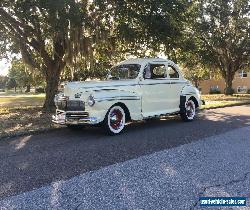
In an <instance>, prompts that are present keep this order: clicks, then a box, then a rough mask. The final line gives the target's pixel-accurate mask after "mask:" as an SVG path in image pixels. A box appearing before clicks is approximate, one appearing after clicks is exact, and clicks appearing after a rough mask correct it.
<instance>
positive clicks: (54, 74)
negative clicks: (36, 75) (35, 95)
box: [43, 66, 61, 112]
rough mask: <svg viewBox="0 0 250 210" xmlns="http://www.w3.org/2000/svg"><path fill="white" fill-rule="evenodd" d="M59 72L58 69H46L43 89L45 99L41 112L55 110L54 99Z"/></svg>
mask: <svg viewBox="0 0 250 210" xmlns="http://www.w3.org/2000/svg"><path fill="white" fill-rule="evenodd" d="M60 72H61V69H60V67H58V68H57V69H56V68H55V67H54V66H53V67H50V68H48V69H47V74H46V88H45V94H46V97H45V101H44V105H43V110H44V111H46V112H51V111H54V110H55V102H54V97H55V95H56V94H57V91H58V85H59V80H60Z"/></svg>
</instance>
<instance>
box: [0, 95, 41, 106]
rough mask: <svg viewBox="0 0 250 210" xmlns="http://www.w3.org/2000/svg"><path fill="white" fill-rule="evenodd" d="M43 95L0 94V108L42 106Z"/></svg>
mask: <svg viewBox="0 0 250 210" xmlns="http://www.w3.org/2000/svg"><path fill="white" fill-rule="evenodd" d="M44 97H45V94H13V93H11V94H8V93H0V107H19V108H20V107H27V106H42V104H43V101H44Z"/></svg>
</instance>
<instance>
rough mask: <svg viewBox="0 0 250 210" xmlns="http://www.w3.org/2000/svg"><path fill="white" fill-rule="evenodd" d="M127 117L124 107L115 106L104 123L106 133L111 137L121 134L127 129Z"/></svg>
mask: <svg viewBox="0 0 250 210" xmlns="http://www.w3.org/2000/svg"><path fill="white" fill-rule="evenodd" d="M125 122H126V115H125V112H124V110H123V108H122V107H120V106H113V107H111V108H110V109H109V111H108V112H107V114H106V116H105V120H104V122H103V125H104V128H105V130H106V132H107V133H108V134H110V135H115V134H118V133H121V132H122V130H123V129H124V127H125Z"/></svg>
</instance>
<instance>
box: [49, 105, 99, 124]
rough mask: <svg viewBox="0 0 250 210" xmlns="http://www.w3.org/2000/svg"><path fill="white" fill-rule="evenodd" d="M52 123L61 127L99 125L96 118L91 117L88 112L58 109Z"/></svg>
mask: <svg viewBox="0 0 250 210" xmlns="http://www.w3.org/2000/svg"><path fill="white" fill-rule="evenodd" d="M52 122H53V123H56V124H60V125H81V124H89V125H94V124H97V123H98V120H97V118H96V117H89V114H88V113H87V112H83V111H63V110H58V109H57V110H56V114H55V115H53V116H52Z"/></svg>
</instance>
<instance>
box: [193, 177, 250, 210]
mask: <svg viewBox="0 0 250 210" xmlns="http://www.w3.org/2000/svg"><path fill="white" fill-rule="evenodd" d="M249 174H250V172H247V173H245V174H244V175H243V176H242V177H239V178H238V179H234V180H231V181H229V182H226V183H221V184H216V185H210V186H206V187H203V188H202V189H201V192H200V193H199V197H198V199H197V200H196V201H195V203H194V204H193V205H192V206H191V207H190V210H194V209H195V208H196V207H197V206H198V204H199V198H200V197H201V196H203V195H204V194H205V192H206V191H207V190H209V189H210V188H213V187H225V186H228V185H232V184H235V183H239V182H244V181H246V179H247V177H248V175H249Z"/></svg>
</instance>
